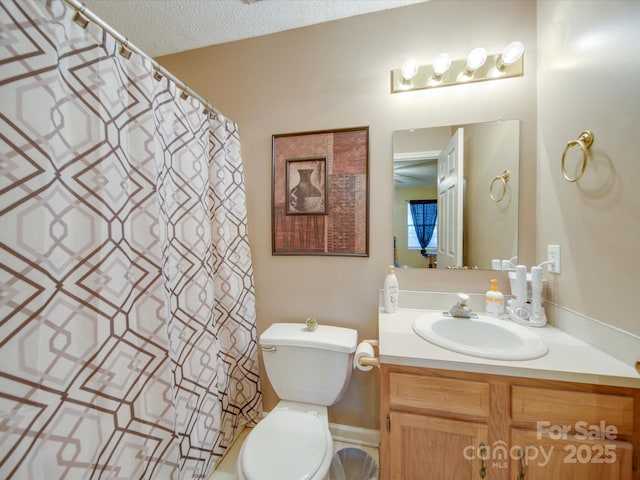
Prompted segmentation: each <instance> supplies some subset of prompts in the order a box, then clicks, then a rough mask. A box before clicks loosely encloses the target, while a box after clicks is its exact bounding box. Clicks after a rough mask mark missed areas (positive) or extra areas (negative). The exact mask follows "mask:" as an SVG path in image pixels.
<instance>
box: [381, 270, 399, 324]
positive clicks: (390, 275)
mask: <svg viewBox="0 0 640 480" xmlns="http://www.w3.org/2000/svg"><path fill="white" fill-rule="evenodd" d="M383 296H384V311H385V312H387V313H396V312H397V311H398V279H397V278H396V270H395V268H394V266H393V265H389V270H388V272H387V276H386V277H385V279H384V292H383Z"/></svg>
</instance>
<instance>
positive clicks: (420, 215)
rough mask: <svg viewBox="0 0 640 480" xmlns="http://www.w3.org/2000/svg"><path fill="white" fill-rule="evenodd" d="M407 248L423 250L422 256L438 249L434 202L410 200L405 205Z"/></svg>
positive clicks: (436, 210)
mask: <svg viewBox="0 0 640 480" xmlns="http://www.w3.org/2000/svg"><path fill="white" fill-rule="evenodd" d="M407 207H408V208H407V248H409V249H410V250H424V252H423V253H422V254H423V255H425V254H429V253H435V252H436V250H437V248H438V205H437V201H436V200H411V201H409V203H408V205H407Z"/></svg>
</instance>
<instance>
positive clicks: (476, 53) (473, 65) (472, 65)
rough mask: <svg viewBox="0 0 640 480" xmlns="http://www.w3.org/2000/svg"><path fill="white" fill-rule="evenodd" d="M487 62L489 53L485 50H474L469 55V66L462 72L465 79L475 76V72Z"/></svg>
mask: <svg viewBox="0 0 640 480" xmlns="http://www.w3.org/2000/svg"><path fill="white" fill-rule="evenodd" d="M486 61H487V51H486V50H485V49H484V48H481V47H479V48H474V49H473V50H471V52H469V55H467V64H466V65H465V67H464V70H463V71H462V75H463V76H465V77H470V76H472V75H473V72H475V71H476V70H478V69H479V68H480V67H481V66H483V65H484V62H486Z"/></svg>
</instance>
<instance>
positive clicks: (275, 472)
mask: <svg viewBox="0 0 640 480" xmlns="http://www.w3.org/2000/svg"><path fill="white" fill-rule="evenodd" d="M332 457H333V440H332V438H331V433H330V432H329V424H328V421H327V410H326V407H323V406H321V405H311V404H306V405H304V404H299V405H295V404H291V403H290V402H280V404H278V406H276V408H275V409H274V410H273V411H271V413H269V414H268V415H267V416H266V417H265V418H264V419H263V420H262V421H261V422H260V423H258V425H257V426H256V427H255V428H254V429H253V430H252V431H251V433H250V434H249V435H248V436H247V438H246V440H245V441H244V443H243V445H242V448H241V449H240V455H239V457H238V465H237V470H236V475H237V477H238V479H239V480H263V479H273V480H275V479H278V480H323V479H324V478H325V477H326V475H327V472H328V471H329V468H330V466H331V459H332Z"/></svg>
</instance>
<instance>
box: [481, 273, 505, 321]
mask: <svg viewBox="0 0 640 480" xmlns="http://www.w3.org/2000/svg"><path fill="white" fill-rule="evenodd" d="M484 299H485V310H484V311H485V312H486V314H487V315H491V316H492V317H496V318H502V317H503V315H504V295H502V292H500V291H499V290H498V280H496V279H495V278H492V279H491V290H489V291H488V292H487V293H486V294H485V296H484Z"/></svg>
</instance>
